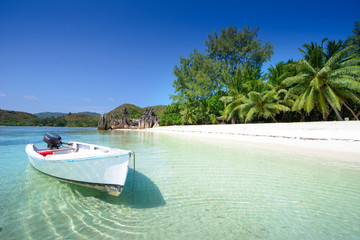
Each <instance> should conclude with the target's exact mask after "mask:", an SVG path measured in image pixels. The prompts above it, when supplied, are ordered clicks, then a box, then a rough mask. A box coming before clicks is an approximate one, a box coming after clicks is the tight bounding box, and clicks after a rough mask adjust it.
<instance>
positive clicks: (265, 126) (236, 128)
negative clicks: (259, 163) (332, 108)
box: [144, 121, 360, 161]
mask: <svg viewBox="0 0 360 240" xmlns="http://www.w3.org/2000/svg"><path fill="white" fill-rule="evenodd" d="M144 131H146V132H154V133H167V134H178V135H186V136H193V137H204V138H214V139H228V140H234V141H241V142H247V143H254V144H258V143H261V144H270V145H277V146H283V147H294V148H308V149H312V150H317V151H326V152H329V151H330V152H337V153H340V154H345V155H349V156H351V158H354V159H358V160H357V161H360V122H359V121H343V122H337V121H336V122H335V121H334V122H304V123H256V124H220V125H188V126H165V127H157V128H149V129H145V130H144Z"/></svg>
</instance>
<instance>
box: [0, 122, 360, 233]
mask: <svg viewBox="0 0 360 240" xmlns="http://www.w3.org/2000/svg"><path fill="white" fill-rule="evenodd" d="M47 131H52V132H56V133H58V134H59V135H60V136H62V138H63V140H64V141H65V142H66V141H80V142H88V143H94V144H98V145H105V146H110V147H117V148H122V149H128V150H133V151H135V152H136V169H135V170H136V171H135V188H134V191H133V192H132V180H133V163H132V162H130V169H129V174H128V178H127V182H126V186H125V189H124V191H123V193H122V194H121V195H120V196H119V197H113V196H110V195H108V194H106V193H103V192H100V191H97V190H94V189H88V188H84V187H80V186H76V185H73V184H69V183H64V182H60V181H59V180H57V179H54V178H51V177H49V176H46V175H44V174H42V173H40V172H38V171H37V170H35V169H34V168H33V167H32V166H31V165H30V163H29V161H28V159H27V156H26V153H25V150H24V149H25V146H26V144H28V143H34V144H36V145H39V146H45V143H43V142H42V137H43V135H44V133H46V132H47ZM359 182H360V163H359V162H354V161H346V159H341V158H339V157H338V156H331V154H325V153H323V152H322V153H321V154H320V153H316V152H315V153H314V152H307V151H300V150H299V151H290V150H287V149H281V148H270V147H266V146H253V145H246V144H244V143H241V142H234V141H227V140H216V139H203V138H192V137H185V136H177V135H174V136H173V135H168V134H161V133H149V132H137V131H112V132H110V131H99V132H98V131H97V130H96V129H83V128H41V127H2V128H0V239H104V238H106V239H360V227H359V226H360V201H359V199H360V186H359Z"/></svg>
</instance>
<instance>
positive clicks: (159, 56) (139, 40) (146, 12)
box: [0, 0, 360, 113]
mask: <svg viewBox="0 0 360 240" xmlns="http://www.w3.org/2000/svg"><path fill="white" fill-rule="evenodd" d="M342 4H343V5H342ZM359 9H360V1H358V0H357V1H352V0H350V1H344V2H339V1H314V0H313V1H256V0H255V1H227V0H222V1H212V0H208V1H195V0H192V1H187V0H186V1H171V0H168V1H121V0H117V1H115V0H103V1H100V0H99V1H94V0H26V1H25V0H24V1H18V0H0V109H6V110H16V111H25V112H30V113H38V112H45V111H52V112H81V111H94V112H98V113H105V112H108V111H110V110H112V109H114V108H116V107H117V106H119V105H121V104H123V103H132V104H135V105H138V106H140V107H147V106H152V105H158V104H165V105H167V104H169V103H170V100H169V95H170V94H173V92H174V90H173V87H172V83H173V81H174V79H175V76H174V75H173V69H174V66H175V65H178V64H179V58H180V56H183V57H188V56H189V54H190V53H191V52H192V51H193V50H194V49H195V48H196V49H198V50H200V51H203V50H204V48H205V45H204V43H205V40H206V39H207V36H208V34H209V33H212V32H214V31H216V32H220V30H221V28H226V27H228V26H230V25H232V26H236V27H237V28H239V29H242V28H243V27H244V26H247V25H250V26H252V27H254V28H255V27H257V26H259V32H258V37H259V38H261V39H262V40H263V41H270V42H271V43H272V44H274V51H275V54H274V55H273V56H272V60H271V62H269V63H267V64H266V65H265V67H267V66H270V64H275V63H277V62H279V61H282V60H283V61H287V60H288V59H291V58H292V59H294V60H296V59H299V58H300V57H301V54H300V52H299V51H298V48H300V47H302V45H303V44H305V43H310V42H311V41H315V42H320V41H321V39H323V38H325V37H328V38H330V39H331V40H339V39H343V40H345V39H346V37H347V36H348V35H351V34H352V33H351V30H352V29H353V27H354V21H360V14H359Z"/></svg>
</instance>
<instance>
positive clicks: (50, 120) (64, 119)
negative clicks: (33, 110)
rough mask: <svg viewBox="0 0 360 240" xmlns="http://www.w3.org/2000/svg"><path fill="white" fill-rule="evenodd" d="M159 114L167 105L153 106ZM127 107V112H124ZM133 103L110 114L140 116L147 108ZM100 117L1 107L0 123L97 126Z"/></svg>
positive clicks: (89, 113) (159, 114) (8, 124)
mask: <svg viewBox="0 0 360 240" xmlns="http://www.w3.org/2000/svg"><path fill="white" fill-rule="evenodd" d="M151 107H152V108H153V109H154V112H155V114H156V115H158V116H162V113H163V112H164V110H165V108H166V106H165V105H156V106H151ZM125 108H126V112H124V110H125ZM147 108H149V107H145V108H141V107H138V106H135V105H133V104H122V105H120V106H119V107H117V108H115V109H114V110H112V111H110V112H109V113H107V115H108V114H113V116H114V117H115V118H119V117H127V118H129V119H138V118H140V117H141V116H142V115H143V114H144V112H145V109H147ZM99 119H100V114H98V113H95V112H81V113H60V112H42V113H37V114H30V113H26V112H18V111H10V110H2V109H0V125H7V126H54V127H96V126H97V124H98V122H99Z"/></svg>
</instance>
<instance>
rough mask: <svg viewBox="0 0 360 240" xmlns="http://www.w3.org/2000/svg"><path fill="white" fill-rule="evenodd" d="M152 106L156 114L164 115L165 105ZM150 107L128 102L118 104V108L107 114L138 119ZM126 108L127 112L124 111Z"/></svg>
mask: <svg viewBox="0 0 360 240" xmlns="http://www.w3.org/2000/svg"><path fill="white" fill-rule="evenodd" d="M150 107H152V108H153V109H154V112H155V114H156V115H158V116H162V114H163V112H164V110H165V108H166V106H165V105H156V106H150ZM150 107H144V108H141V107H138V106H136V105H133V104H128V103H126V104H122V105H120V106H118V107H117V108H115V109H113V110H111V111H110V112H108V113H107V114H106V115H109V114H112V115H113V116H114V117H115V118H119V117H127V118H129V119H138V118H140V117H141V116H142V115H143V114H144V112H145V109H147V108H150ZM125 108H126V111H127V112H124V109H125Z"/></svg>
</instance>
